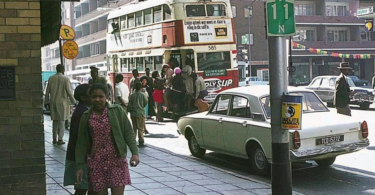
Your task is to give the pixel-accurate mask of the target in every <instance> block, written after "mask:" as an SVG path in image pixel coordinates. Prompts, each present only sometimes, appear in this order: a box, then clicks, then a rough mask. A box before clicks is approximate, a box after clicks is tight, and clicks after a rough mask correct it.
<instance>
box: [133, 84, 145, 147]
mask: <svg viewBox="0 0 375 195" xmlns="http://www.w3.org/2000/svg"><path fill="white" fill-rule="evenodd" d="M134 86H135V92H134V93H133V94H131V95H130V99H129V109H130V116H131V119H132V123H133V130H134V135H135V137H137V131H138V143H139V147H144V143H145V141H144V138H143V133H144V130H145V129H144V127H145V123H146V121H145V116H146V110H145V107H146V105H147V102H148V100H147V96H146V94H145V93H144V92H142V84H141V83H135V85H134Z"/></svg>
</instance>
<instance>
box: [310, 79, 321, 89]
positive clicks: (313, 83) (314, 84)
mask: <svg viewBox="0 0 375 195" xmlns="http://www.w3.org/2000/svg"><path fill="white" fill-rule="evenodd" d="M321 80H322V79H321V78H317V79H315V80H314V81H313V82H312V83H311V85H310V86H311V87H319V86H320V81H321Z"/></svg>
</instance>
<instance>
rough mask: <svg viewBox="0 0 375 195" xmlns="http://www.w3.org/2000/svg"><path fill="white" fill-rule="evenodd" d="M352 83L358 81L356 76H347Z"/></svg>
mask: <svg viewBox="0 0 375 195" xmlns="http://www.w3.org/2000/svg"><path fill="white" fill-rule="evenodd" d="M349 77H350V78H351V79H352V80H353V81H359V78H358V77H357V76H349Z"/></svg>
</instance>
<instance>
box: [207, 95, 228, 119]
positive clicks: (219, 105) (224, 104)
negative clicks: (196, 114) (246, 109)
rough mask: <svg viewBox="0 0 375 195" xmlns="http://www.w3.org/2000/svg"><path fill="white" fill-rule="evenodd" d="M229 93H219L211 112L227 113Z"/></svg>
mask: <svg viewBox="0 0 375 195" xmlns="http://www.w3.org/2000/svg"><path fill="white" fill-rule="evenodd" d="M229 100H230V95H220V96H219V97H218V99H217V101H216V105H215V106H214V108H213V109H212V111H211V113H214V114H222V115H227V112H228V106H229Z"/></svg>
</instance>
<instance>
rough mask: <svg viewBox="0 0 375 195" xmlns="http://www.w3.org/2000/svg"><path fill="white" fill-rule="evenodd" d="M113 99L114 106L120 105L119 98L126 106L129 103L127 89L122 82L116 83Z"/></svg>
mask: <svg viewBox="0 0 375 195" xmlns="http://www.w3.org/2000/svg"><path fill="white" fill-rule="evenodd" d="M115 97H116V104H121V102H120V99H119V98H121V99H123V100H124V102H125V103H126V104H127V103H128V102H129V87H128V86H127V85H126V84H125V83H123V82H119V83H116V93H115Z"/></svg>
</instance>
